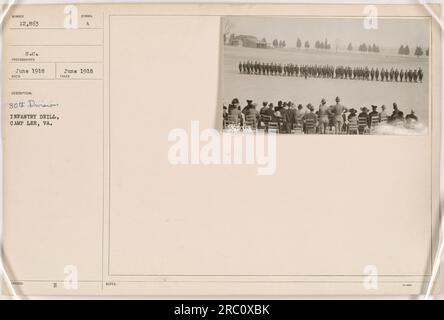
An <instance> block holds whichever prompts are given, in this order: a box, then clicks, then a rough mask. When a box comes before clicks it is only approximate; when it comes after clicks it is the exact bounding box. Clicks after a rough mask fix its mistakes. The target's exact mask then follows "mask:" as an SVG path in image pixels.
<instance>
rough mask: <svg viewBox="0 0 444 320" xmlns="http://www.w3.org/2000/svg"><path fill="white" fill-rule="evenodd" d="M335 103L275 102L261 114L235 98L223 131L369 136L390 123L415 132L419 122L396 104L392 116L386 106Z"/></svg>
mask: <svg viewBox="0 0 444 320" xmlns="http://www.w3.org/2000/svg"><path fill="white" fill-rule="evenodd" d="M335 101H336V103H335V104H333V105H330V106H328V105H327V102H326V100H325V99H322V100H321V104H320V105H319V108H318V109H317V110H315V108H314V106H313V105H312V104H311V103H309V104H308V105H307V106H306V108H307V110H304V107H303V106H302V105H301V104H299V105H298V106H297V107H296V105H295V104H294V103H293V102H291V101H288V102H284V101H279V102H278V103H277V105H276V106H275V105H274V104H273V103H268V102H267V101H264V102H263V103H262V108H261V109H260V110H259V111H258V110H257V104H256V103H254V102H253V101H252V100H247V105H246V106H245V107H244V108H241V107H240V104H239V100H238V99H237V98H235V99H233V101H232V102H231V104H230V105H229V107H228V108H227V107H226V106H224V128H225V129H231V128H233V126H234V127H241V128H246V127H249V129H263V130H264V131H269V129H270V128H273V130H274V131H275V132H277V133H305V134H327V133H334V134H370V133H372V132H374V130H375V129H376V128H377V127H378V126H380V125H381V124H390V125H394V126H397V127H405V128H409V129H412V128H414V127H415V126H416V124H417V123H418V117H417V116H416V114H415V112H414V110H411V112H410V113H409V114H408V115H406V116H404V112H403V111H401V110H400V109H399V108H398V105H397V104H396V103H393V112H392V113H391V115H389V114H388V113H387V111H386V107H385V105H382V106H381V110H380V111H378V106H375V105H372V106H371V108H372V111H370V110H369V109H368V108H367V107H363V108H361V109H360V110H361V112H360V113H359V114H358V111H357V110H356V109H354V108H350V109H349V108H346V107H344V106H343V105H342V104H341V103H340V101H341V100H340V98H339V97H336V99H335Z"/></svg>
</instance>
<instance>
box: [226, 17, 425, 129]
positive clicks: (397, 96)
mask: <svg viewBox="0 0 444 320" xmlns="http://www.w3.org/2000/svg"><path fill="white" fill-rule="evenodd" d="M222 33H223V42H224V46H223V47H224V53H223V58H224V59H223V88H224V90H223V127H224V130H228V131H230V130H244V131H247V130H253V131H260V132H273V133H278V134H342V135H426V134H427V133H428V126H429V117H430V116H431V114H430V112H429V109H430V101H431V100H430V85H431V84H430V81H429V57H430V50H431V48H430V19H427V18H412V17H409V18H386V17H385V18H377V17H374V18H373V21H368V20H366V18H365V17H362V18H356V17H325V18H324V17H291V16H286V17H271V16H233V17H225V18H223V21H222Z"/></svg>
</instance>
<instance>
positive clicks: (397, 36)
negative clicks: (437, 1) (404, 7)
mask: <svg viewBox="0 0 444 320" xmlns="http://www.w3.org/2000/svg"><path fill="white" fill-rule="evenodd" d="M227 19H228V20H229V21H231V22H232V24H233V27H232V29H231V33H234V34H248V35H254V36H256V37H258V38H259V39H262V38H263V37H265V38H266V39H267V42H272V41H273V39H280V40H285V42H286V43H287V47H294V46H296V40H297V38H298V37H299V38H300V39H301V40H302V42H305V40H309V41H310V45H311V47H313V45H314V42H315V41H316V40H324V39H325V38H327V39H328V41H329V42H330V43H331V44H332V47H333V48H334V46H335V43H336V41H338V44H339V45H340V46H344V45H348V43H350V42H351V43H352V44H353V45H354V46H356V45H358V44H360V43H362V42H365V43H366V44H369V43H370V44H373V43H375V44H377V45H379V46H380V47H381V48H398V47H399V46H400V45H401V44H407V45H408V46H409V47H410V50H411V49H412V48H414V47H416V46H417V45H419V46H422V47H424V48H428V47H429V29H430V20H429V19H422V18H420V19H415V18H409V19H393V18H392V19H384V18H379V19H378V29H376V30H375V29H370V30H367V29H365V28H364V24H363V18H300V17H298V18H288V17H257V16H256V17H245V16H243V17H229V18H227Z"/></svg>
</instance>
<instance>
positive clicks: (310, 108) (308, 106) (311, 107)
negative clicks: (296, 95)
mask: <svg viewBox="0 0 444 320" xmlns="http://www.w3.org/2000/svg"><path fill="white" fill-rule="evenodd" d="M307 108H308V110H310V111H314V107H313V106H312V105H311V103H309V104H307Z"/></svg>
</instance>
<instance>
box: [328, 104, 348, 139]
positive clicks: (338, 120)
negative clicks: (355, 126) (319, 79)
mask: <svg viewBox="0 0 444 320" xmlns="http://www.w3.org/2000/svg"><path fill="white" fill-rule="evenodd" d="M339 102H340V100H339V98H336V104H335V105H334V106H333V107H332V108H331V109H330V112H331V113H333V115H334V116H335V118H334V121H335V129H336V133H337V134H339V133H341V132H342V127H343V125H344V118H343V116H342V114H343V113H344V112H346V111H347V109H346V108H345V107H344V106H343V105H342V104H340V103H339Z"/></svg>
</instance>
